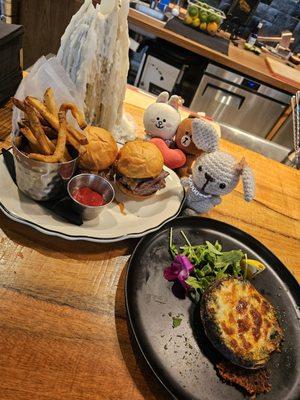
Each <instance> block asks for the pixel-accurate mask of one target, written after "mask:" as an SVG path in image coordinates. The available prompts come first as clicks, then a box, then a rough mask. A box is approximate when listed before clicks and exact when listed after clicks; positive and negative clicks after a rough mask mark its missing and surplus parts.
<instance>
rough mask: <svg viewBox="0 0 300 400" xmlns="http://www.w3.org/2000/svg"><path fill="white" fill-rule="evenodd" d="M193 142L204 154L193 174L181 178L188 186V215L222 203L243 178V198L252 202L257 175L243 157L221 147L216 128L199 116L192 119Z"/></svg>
mask: <svg viewBox="0 0 300 400" xmlns="http://www.w3.org/2000/svg"><path fill="white" fill-rule="evenodd" d="M192 128H193V129H192V131H193V142H194V143H195V145H196V147H197V148H198V149H201V150H203V151H204V152H205V153H203V154H202V155H201V156H200V157H198V158H197V159H196V161H195V163H194V165H193V167H192V175H190V176H189V177H188V178H182V179H181V182H182V185H183V187H184V188H185V189H186V194H187V196H186V204H185V207H186V209H185V212H184V213H185V214H186V215H195V214H201V213H206V212H208V211H209V210H211V209H212V208H213V207H214V206H216V205H218V204H220V203H221V201H222V200H221V196H224V195H225V194H228V193H230V192H231V191H232V190H233V189H234V188H235V187H236V186H237V184H238V182H239V180H240V177H241V178H242V181H243V188H244V197H245V200H246V201H251V200H252V199H253V198H254V194H255V183H254V175H253V172H252V170H251V168H250V167H249V166H248V165H247V163H246V161H245V159H244V158H243V159H242V160H241V161H240V162H237V161H236V160H235V158H234V157H233V156H231V155H230V154H228V153H225V152H223V151H221V150H219V137H218V134H217V132H216V130H215V129H214V127H213V126H212V125H210V124H208V123H207V122H205V121H203V120H200V119H198V118H196V119H194V120H193V122H192Z"/></svg>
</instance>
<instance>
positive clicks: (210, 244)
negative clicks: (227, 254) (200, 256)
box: [205, 241, 222, 256]
mask: <svg viewBox="0 0 300 400" xmlns="http://www.w3.org/2000/svg"><path fill="white" fill-rule="evenodd" d="M205 243H206V246H207V248H208V250H209V251H210V252H211V253H213V254H217V255H219V256H220V255H221V254H222V253H221V251H220V250H218V249H217V248H216V246H214V245H213V244H212V243H210V242H208V241H206V242H205Z"/></svg>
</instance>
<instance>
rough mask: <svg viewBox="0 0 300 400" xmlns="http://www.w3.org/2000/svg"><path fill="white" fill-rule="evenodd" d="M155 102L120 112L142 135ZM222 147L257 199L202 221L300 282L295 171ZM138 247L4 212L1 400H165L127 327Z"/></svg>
mask: <svg viewBox="0 0 300 400" xmlns="http://www.w3.org/2000/svg"><path fill="white" fill-rule="evenodd" d="M152 100H153V99H152V98H151V97H149V96H143V95H141V94H140V93H139V92H137V91H133V90H128V91H127V94H126V106H125V108H126V110H127V111H128V112H130V113H131V114H132V116H133V117H134V118H135V119H136V122H137V126H138V130H139V134H140V135H142V134H143V126H142V114H143V110H144V108H145V107H146V106H147V104H149V103H151V102H152ZM182 113H183V115H185V113H186V110H184V111H183V112H182ZM0 115H1V114H0ZM2 122H3V121H1V124H2ZM1 124H0V127H1ZM5 144H6V145H7V144H8V142H5ZM221 146H222V148H223V149H225V150H228V151H230V152H231V153H233V154H234V155H236V156H237V157H238V158H241V157H242V156H243V155H245V156H246V159H247V161H248V162H249V164H250V165H251V166H252V167H253V169H254V171H255V175H256V180H257V195H256V199H255V201H253V202H252V203H245V202H244V200H243V196H242V188H241V186H238V188H237V189H236V190H235V191H234V192H233V193H231V194H230V195H228V196H226V197H224V200H223V202H222V204H221V205H220V206H218V207H216V208H215V209H214V210H213V211H212V212H211V213H209V214H208V216H209V217H212V218H216V219H219V220H222V221H225V222H228V223H230V224H232V225H234V226H237V227H239V228H241V229H243V230H244V231H246V232H248V233H250V234H251V235H253V236H254V237H256V238H257V239H258V240H260V241H261V242H262V243H264V244H265V245H266V246H267V247H269V248H270V250H271V251H273V252H274V253H275V254H276V255H277V256H278V257H279V258H280V259H281V260H282V261H283V263H284V264H286V266H287V267H288V268H289V269H290V270H291V271H292V272H293V273H294V274H295V276H296V277H297V278H298V280H300V265H299V252H300V223H299V220H300V202H299V195H300V190H299V185H300V179H299V176H300V173H299V171H296V170H293V169H291V168H288V167H286V166H284V165H281V164H279V163H277V162H275V161H271V160H268V159H266V158H265V157H263V156H260V155H258V154H256V153H253V152H251V151H249V150H246V149H242V148H241V147H239V146H236V145H233V144H231V143H229V142H226V141H224V140H222V141H221ZM0 184H1V183H0ZM136 242H137V241H136V240H130V241H125V242H121V243H118V244H112V245H109V244H105V245H101V244H94V243H84V242H76V243H74V242H68V241H65V240H62V239H57V238H53V237H48V236H45V235H42V234H40V233H38V232H36V231H34V230H33V229H31V228H29V227H26V226H24V225H20V224H18V223H15V222H13V221H11V220H9V219H8V218H6V217H5V216H4V215H3V214H2V213H0V272H1V273H0V377H1V378H0V399H1V400H71V399H72V400H141V399H146V400H154V399H159V400H168V399H169V397H168V395H167V394H166V392H165V391H164V390H163V389H162V388H161V387H160V386H159V385H158V383H157V382H156V380H155V379H154V378H153V376H152V374H151V372H150V371H149V368H148V367H147V365H146V364H145V362H144V361H143V359H142V358H141V356H140V355H139V353H138V351H137V349H136V347H135V345H134V342H133V341H132V338H131V335H130V333H129V330H128V326H127V321H126V311H125V305H124V276H125V269H126V262H127V260H128V257H129V255H130V254H131V252H132V250H133V248H134V246H135V244H136Z"/></svg>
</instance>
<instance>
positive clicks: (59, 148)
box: [29, 111, 67, 163]
mask: <svg viewBox="0 0 300 400" xmlns="http://www.w3.org/2000/svg"><path fill="white" fill-rule="evenodd" d="M58 119H59V131H58V137H57V143H56V148H55V151H54V153H53V154H52V155H50V156H45V155H43V154H36V153H30V154H29V158H32V159H34V160H38V161H44V162H48V163H57V162H59V161H62V160H63V158H64V152H65V147H66V142H67V122H66V112H65V111H60V112H59V113H58Z"/></svg>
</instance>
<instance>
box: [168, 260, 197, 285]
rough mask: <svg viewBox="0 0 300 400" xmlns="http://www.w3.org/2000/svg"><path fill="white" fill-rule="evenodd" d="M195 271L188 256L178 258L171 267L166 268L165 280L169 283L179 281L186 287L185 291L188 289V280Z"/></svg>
mask: <svg viewBox="0 0 300 400" xmlns="http://www.w3.org/2000/svg"><path fill="white" fill-rule="evenodd" d="M193 270H194V265H193V264H192V263H191V262H190V260H189V259H188V258H187V257H186V256H179V255H178V256H176V257H175V259H174V261H173V262H172V264H171V265H170V267H167V268H165V270H164V278H165V279H167V280H168V281H175V280H176V279H178V281H179V282H180V283H181V285H182V286H183V287H184V289H185V290H187V289H188V287H189V286H188V285H187V284H186V282H185V281H186V280H187V279H188V277H189V276H190V273H191V272H192V271H193Z"/></svg>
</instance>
